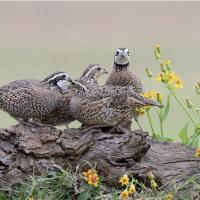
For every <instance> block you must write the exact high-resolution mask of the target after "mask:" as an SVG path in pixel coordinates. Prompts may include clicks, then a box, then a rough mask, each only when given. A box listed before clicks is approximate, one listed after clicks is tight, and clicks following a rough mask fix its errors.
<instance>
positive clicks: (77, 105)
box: [70, 82, 161, 127]
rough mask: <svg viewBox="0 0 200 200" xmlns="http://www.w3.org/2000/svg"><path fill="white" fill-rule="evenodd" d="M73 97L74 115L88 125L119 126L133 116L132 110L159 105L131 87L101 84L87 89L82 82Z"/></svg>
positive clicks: (71, 104)
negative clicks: (92, 88) (93, 88)
mask: <svg viewBox="0 0 200 200" xmlns="http://www.w3.org/2000/svg"><path fill="white" fill-rule="evenodd" d="M76 84H77V85H78V86H77V87H79V89H78V90H77V94H76V95H75V96H74V97H72V99H71V102H70V108H71V111H72V114H73V117H74V118H75V119H77V120H78V121H80V122H81V123H82V124H83V125H87V126H94V125H95V126H99V127H101V126H117V125H120V124H121V122H122V121H124V120H128V119H130V118H131V116H132V110H133V109H135V108H139V107H141V106H159V107H161V105H160V104H158V103H157V102H155V101H152V100H150V99H147V98H145V97H143V96H141V95H140V94H139V93H137V92H135V91H134V90H133V89H132V88H131V87H123V86H101V87H97V88H96V89H95V90H87V88H86V87H85V86H84V85H82V84H81V83H78V82H76Z"/></svg>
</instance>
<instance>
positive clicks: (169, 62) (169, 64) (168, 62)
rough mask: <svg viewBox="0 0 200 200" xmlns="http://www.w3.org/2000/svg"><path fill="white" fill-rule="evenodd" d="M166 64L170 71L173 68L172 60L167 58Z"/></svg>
mask: <svg viewBox="0 0 200 200" xmlns="http://www.w3.org/2000/svg"><path fill="white" fill-rule="evenodd" d="M165 66H166V69H167V71H170V70H171V60H166V61H165Z"/></svg>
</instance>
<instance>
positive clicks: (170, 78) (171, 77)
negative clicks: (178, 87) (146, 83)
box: [166, 71, 178, 83]
mask: <svg viewBox="0 0 200 200" xmlns="http://www.w3.org/2000/svg"><path fill="white" fill-rule="evenodd" d="M177 78H178V76H177V75H176V73H175V72H174V71H172V72H166V81H167V82H169V83H172V82H175V81H176V80H177Z"/></svg>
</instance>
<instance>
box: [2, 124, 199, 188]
mask: <svg viewBox="0 0 200 200" xmlns="http://www.w3.org/2000/svg"><path fill="white" fill-rule="evenodd" d="M194 151H195V150H194V149H192V148H188V147H186V146H184V145H182V144H179V143H172V142H170V143H169V142H158V141H154V140H152V139H151V138H150V137H148V135H147V133H145V132H140V131H132V132H131V131H128V130H127V131H126V132H125V133H123V134H121V133H118V134H111V133H109V132H108V131H104V132H102V130H101V129H92V128H89V129H88V128H79V129H66V130H64V131H61V130H57V129H55V128H52V127H49V126H45V125H44V126H43V125H29V124H27V125H25V124H18V125H16V126H12V127H10V128H7V129H0V188H3V189H5V190H6V189H9V187H12V186H13V185H15V184H16V183H18V182H20V181H24V179H26V178H28V177H29V176H30V175H33V174H34V176H35V177H36V176H40V175H41V174H43V173H44V172H45V171H46V170H47V169H48V170H54V169H53V168H52V169H51V166H52V164H57V165H59V166H61V167H63V168H65V167H67V166H72V167H74V168H75V167H76V166H77V165H78V164H79V163H80V161H81V160H87V161H95V162H96V163H97V170H98V172H99V173H100V174H101V175H103V176H104V177H106V178H107V180H106V182H107V183H108V184H110V185H112V186H115V185H116V186H117V185H118V179H119V177H120V176H121V175H123V174H125V173H129V174H132V175H133V176H134V177H135V178H137V179H139V180H140V181H143V182H144V183H147V184H148V180H147V173H148V172H150V171H151V172H153V173H154V174H155V176H156V181H157V183H158V184H159V186H160V187H161V188H167V187H170V182H171V180H173V179H175V180H177V182H178V183H181V182H182V181H184V180H185V179H187V178H188V177H190V176H192V175H193V174H195V173H199V172H200V159H199V158H196V157H194Z"/></svg>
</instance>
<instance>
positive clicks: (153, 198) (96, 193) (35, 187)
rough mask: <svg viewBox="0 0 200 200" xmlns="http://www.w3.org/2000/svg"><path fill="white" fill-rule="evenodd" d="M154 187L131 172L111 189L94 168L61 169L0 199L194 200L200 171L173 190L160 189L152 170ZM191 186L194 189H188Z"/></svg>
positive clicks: (199, 185) (1, 196)
mask: <svg viewBox="0 0 200 200" xmlns="http://www.w3.org/2000/svg"><path fill="white" fill-rule="evenodd" d="M147 178H148V179H149V182H150V183H151V184H150V187H147V186H145V185H144V184H143V183H141V182H139V181H138V180H136V179H135V178H133V177H132V176H131V175H129V174H124V175H123V176H122V177H121V178H120V179H119V184H121V187H118V188H109V187H108V186H106V185H105V183H103V182H102V181H101V180H102V179H103V177H101V176H100V175H99V174H98V172H97V171H96V170H95V169H94V168H89V169H88V170H87V171H84V172H80V171H79V170H77V171H76V172H73V171H72V170H71V168H68V169H66V170H64V169H61V168H58V171H57V172H48V174H47V175H46V176H44V177H40V178H34V177H32V178H31V179H30V180H29V181H28V182H26V183H23V184H22V185H21V186H20V187H18V188H17V189H16V190H15V191H13V192H11V193H10V194H8V195H3V193H0V200H131V199H135V200H180V199H183V200H184V199H185V200H192V199H194V198H195V196H197V195H199V196H198V197H200V194H199V193H198V191H200V174H196V175H194V176H192V177H190V178H188V179H187V180H185V182H183V183H182V184H180V183H179V184H176V182H175V181H174V183H173V181H172V185H173V187H171V189H170V190H169V191H164V190H163V191H162V190H161V189H162V188H159V187H158V185H157V183H156V180H155V176H154V175H153V174H152V173H148V175H147ZM188 186H190V188H193V191H189V190H188V188H189V187H188Z"/></svg>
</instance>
